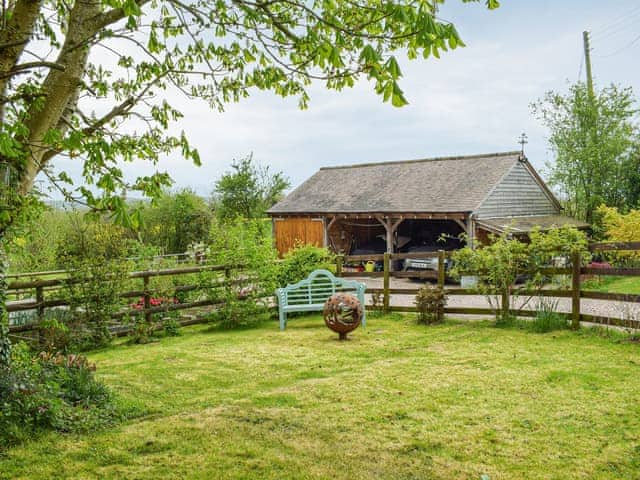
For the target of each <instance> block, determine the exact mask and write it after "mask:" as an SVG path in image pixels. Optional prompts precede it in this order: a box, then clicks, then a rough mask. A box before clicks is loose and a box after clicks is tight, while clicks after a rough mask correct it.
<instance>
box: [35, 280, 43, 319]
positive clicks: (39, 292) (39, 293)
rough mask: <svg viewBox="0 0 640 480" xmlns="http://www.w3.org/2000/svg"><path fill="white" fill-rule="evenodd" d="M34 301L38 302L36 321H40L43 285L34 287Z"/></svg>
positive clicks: (41, 317)
mask: <svg viewBox="0 0 640 480" xmlns="http://www.w3.org/2000/svg"><path fill="white" fill-rule="evenodd" d="M36 302H37V303H38V308H37V312H38V313H37V315H38V323H40V322H42V319H43V318H44V287H43V286H42V285H38V286H37V287H36Z"/></svg>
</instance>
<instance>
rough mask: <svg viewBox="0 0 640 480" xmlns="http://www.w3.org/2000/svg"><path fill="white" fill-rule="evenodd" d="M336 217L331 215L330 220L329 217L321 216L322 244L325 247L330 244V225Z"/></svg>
mask: <svg viewBox="0 0 640 480" xmlns="http://www.w3.org/2000/svg"><path fill="white" fill-rule="evenodd" d="M336 218H337V217H332V218H331V220H329V217H322V223H323V224H324V246H325V247H327V248H328V247H330V246H331V237H330V236H329V230H331V227H332V226H333V224H334V223H335V221H336ZM327 220H329V221H327Z"/></svg>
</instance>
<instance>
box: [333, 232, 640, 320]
mask: <svg viewBox="0 0 640 480" xmlns="http://www.w3.org/2000/svg"><path fill="white" fill-rule="evenodd" d="M589 250H590V251H592V252H597V251H606V252H615V251H635V250H640V242H600V243H592V244H591V245H589ZM449 253H450V252H445V251H443V250H440V251H438V252H420V253H401V254H389V253H385V254H379V255H348V256H344V257H338V259H337V265H336V271H337V273H338V275H341V276H345V277H363V278H383V279H384V282H383V287H382V288H367V290H366V292H367V293H371V294H378V295H382V306H381V309H382V310H384V311H389V312H394V311H397V312H416V311H417V310H416V307H410V306H402V307H401V306H391V296H392V295H416V294H417V292H418V288H391V286H390V282H389V280H390V278H393V277H396V278H403V277H410V278H421V279H433V280H436V281H437V284H438V285H439V286H440V287H442V288H445V280H446V270H445V268H446V265H445V261H444V260H445V258H448V257H450V255H449ZM407 258H412V259H414V258H415V259H420V258H437V259H438V263H437V270H426V271H422V272H417V271H412V272H404V271H394V270H393V264H394V262H393V261H394V260H401V259H407ZM368 261H376V262H380V261H381V262H382V264H383V269H382V271H378V272H366V271H348V270H345V267H344V266H345V265H346V264H353V263H358V262H368ZM581 261H582V259H581V258H580V256H579V255H577V254H576V255H573V257H572V258H571V262H570V266H569V267H566V268H554V267H549V268H541V269H539V270H538V271H537V273H540V274H542V275H548V276H551V275H566V276H569V277H570V278H571V288H569V289H564V290H561V289H541V290H530V289H515V290H513V291H512V292H511V295H513V296H515V295H519V296H522V295H526V296H538V297H552V298H570V299H571V311H570V312H557V313H559V314H561V315H564V316H566V317H567V318H568V319H570V320H571V325H572V327H574V328H578V326H579V325H580V322H590V323H598V324H604V325H614V326H625V327H631V328H640V320H637V319H624V318H616V317H605V316H598V315H588V314H584V313H582V312H581V299H583V298H586V299H593V300H605V301H618V302H629V303H640V295H637V294H626V293H608V292H597V291H591V290H585V289H583V287H582V276H584V275H602V276H640V268H591V267H583V266H582V265H581ZM446 292H447V294H448V295H480V293H479V292H478V291H477V290H474V289H467V288H457V287H452V288H446ZM445 313H453V314H469V315H487V314H493V313H495V310H493V309H491V308H472V307H455V308H453V307H447V308H445ZM510 313H512V314H514V315H518V316H529V317H530V316H535V315H536V312H535V311H533V310H522V309H520V310H518V309H512V310H510Z"/></svg>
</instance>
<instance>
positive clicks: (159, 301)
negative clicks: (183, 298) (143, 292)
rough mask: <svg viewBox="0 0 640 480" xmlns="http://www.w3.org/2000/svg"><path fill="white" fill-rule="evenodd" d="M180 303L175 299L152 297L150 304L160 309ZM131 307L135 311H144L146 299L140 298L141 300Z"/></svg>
mask: <svg viewBox="0 0 640 480" xmlns="http://www.w3.org/2000/svg"><path fill="white" fill-rule="evenodd" d="M176 303H180V302H179V300H178V299H177V298H175V297H173V298H170V297H151V299H150V300H149V304H150V305H151V306H152V307H159V306H161V305H171V304H176ZM130 307H131V308H132V309H134V310H144V297H140V299H139V300H138V301H137V302H136V303H132V304H131V305H130Z"/></svg>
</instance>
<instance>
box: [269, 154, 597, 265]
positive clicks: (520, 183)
mask: <svg viewBox="0 0 640 480" xmlns="http://www.w3.org/2000/svg"><path fill="white" fill-rule="evenodd" d="M561 210H562V208H561V206H560V203H559V202H558V200H557V199H556V198H555V196H554V195H553V193H552V192H551V191H550V190H549V188H548V187H547V186H546V185H545V183H544V181H543V180H542V179H541V178H540V176H539V175H538V173H537V172H536V171H535V169H534V168H533V167H532V166H531V164H530V163H529V161H528V160H527V158H526V157H525V156H524V155H523V154H522V153H521V152H519V151H516V152H504V153H491V154H485V155H470V156H458V157H443V158H430V159H423V160H410V161H399V162H383V163H368V164H360V165H349V166H343V167H327V168H321V169H320V170H319V171H318V172H317V173H316V174H314V175H313V176H312V177H311V178H309V179H308V180H307V181H305V182H304V183H303V184H302V185H300V186H299V187H298V188H296V189H295V190H294V191H292V192H291V193H290V194H289V195H288V196H287V197H286V198H284V199H283V200H282V201H280V202H279V203H277V204H276V205H275V206H274V207H273V208H271V209H270V210H269V212H268V213H269V215H270V216H271V217H272V219H273V229H274V238H275V243H276V247H277V249H278V251H279V252H280V254H284V253H285V252H287V251H288V250H290V249H291V248H292V247H293V246H294V245H295V244H296V243H307V244H315V245H325V246H328V247H330V248H332V249H333V250H334V251H336V252H338V253H353V252H354V250H355V251H358V253H373V252H368V251H367V248H371V249H373V250H375V249H376V248H379V245H380V243H381V242H382V249H383V251H384V250H386V251H388V252H395V251H398V250H400V249H402V248H404V247H405V246H406V245H410V244H414V245H415V244H424V245H429V244H436V242H437V241H438V240H439V239H442V237H443V234H446V235H447V236H448V237H449V238H452V237H457V236H458V235H459V234H461V233H465V234H466V235H467V239H468V240H467V241H468V242H470V243H472V244H473V242H475V241H476V239H478V240H480V241H486V240H487V235H488V234H489V233H499V232H502V231H504V230H505V229H509V230H510V231H511V232H513V233H514V234H526V233H527V232H529V231H531V229H533V228H534V227H540V228H542V229H547V228H550V227H552V226H561V225H567V224H569V225H574V226H577V227H579V228H584V227H586V226H587V225H586V224H584V223H582V222H580V221H578V220H575V219H573V218H570V217H567V216H564V215H562V214H561ZM369 246H370V247H369Z"/></svg>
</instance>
